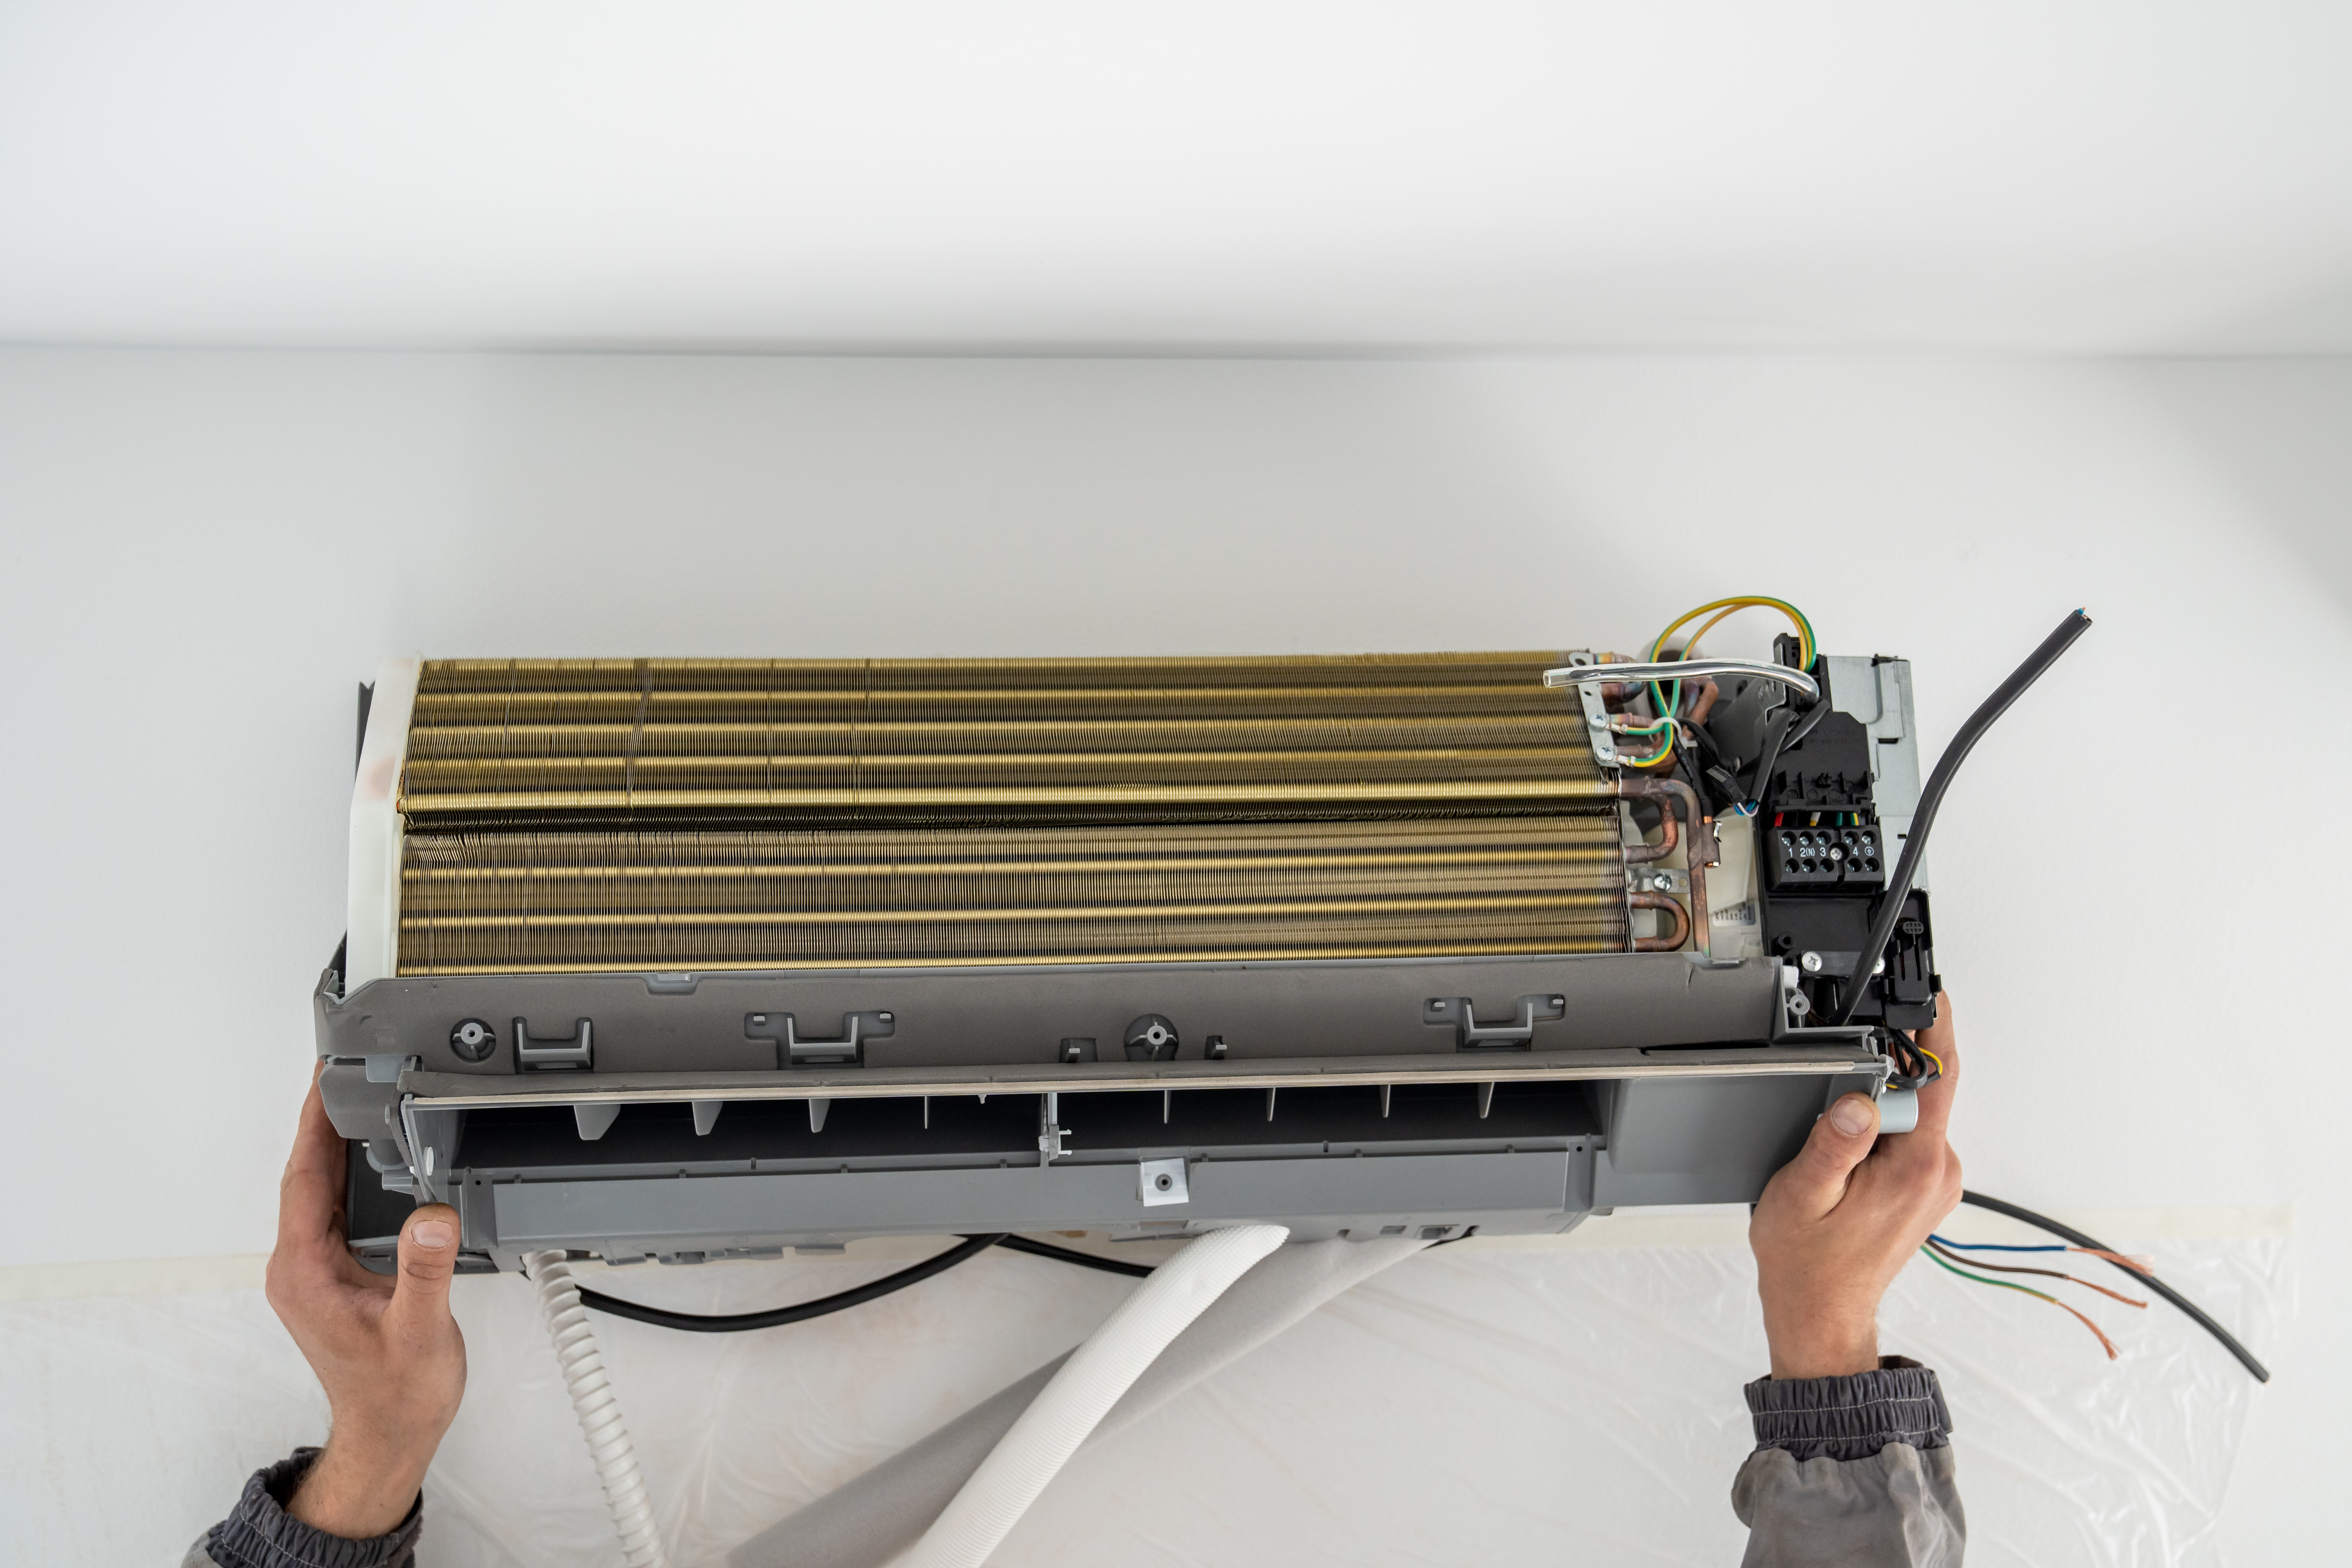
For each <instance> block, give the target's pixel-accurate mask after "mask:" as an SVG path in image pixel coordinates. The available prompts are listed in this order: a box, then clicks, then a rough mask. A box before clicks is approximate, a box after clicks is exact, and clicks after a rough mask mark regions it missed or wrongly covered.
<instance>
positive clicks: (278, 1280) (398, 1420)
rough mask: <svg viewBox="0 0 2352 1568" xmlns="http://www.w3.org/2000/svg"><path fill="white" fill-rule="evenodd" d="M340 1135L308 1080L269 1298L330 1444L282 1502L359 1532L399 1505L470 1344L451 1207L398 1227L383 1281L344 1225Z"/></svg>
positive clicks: (426, 1459) (421, 1212)
mask: <svg viewBox="0 0 2352 1568" xmlns="http://www.w3.org/2000/svg"><path fill="white" fill-rule="evenodd" d="M346 1154H347V1146H346V1145H345V1143H344V1142H343V1140H342V1139H341V1137H340V1136H339V1135H338V1134H337V1133H336V1131H335V1129H334V1124H333V1123H332V1122H331V1121H328V1120H327V1109H326V1107H325V1105H324V1104H322V1103H321V1102H320V1099H319V1086H318V1084H317V1083H316V1082H315V1081H313V1082H312V1084H311V1085H310V1098H309V1099H307V1100H304V1101H303V1102H302V1121H301V1125H300V1127H299V1130H298V1131H296V1133H295V1135H294V1152H293V1154H292V1155H291V1156H290V1157H289V1159H288V1160H287V1162H286V1177H285V1180H284V1181H283V1182H282V1183H280V1184H279V1186H278V1247H277V1250H276V1251H274V1252H272V1253H271V1254H270V1255H269V1273H268V1295H269V1304H270V1306H271V1307H272V1308H273V1309H275V1310H276V1311H277V1313H278V1321H280V1322H283V1323H284V1324H285V1325H286V1331H287V1332H289V1333H290V1334H292V1335H293V1336H294V1342H295V1343H296V1344H297V1345H299V1347H301V1351H302V1355H303V1358H304V1359H305V1360H307V1361H308V1362H310V1370H311V1371H313V1372H315V1373H318V1374H319V1382H320V1384H323V1385H324V1386H325V1388H326V1390H327V1407H328V1410H329V1411H330V1413H331V1426H330V1427H329V1431H328V1436H327V1447H326V1451H325V1452H323V1453H321V1454H320V1456H319V1458H317V1459H316V1460H315V1461H313V1462H312V1464H311V1466H310V1469H309V1470H308V1471H307V1472H306V1473H305V1474H304V1475H303V1477H302V1480H301V1484H300V1485H299V1486H298V1487H297V1488H296V1489H295V1492H294V1496H293V1498H292V1499H291V1500H289V1502H288V1504H287V1505H286V1511H287V1512H288V1513H289V1514H290V1515H292V1516H293V1517H294V1518H296V1519H299V1520H300V1521H302V1522H304V1523H305V1524H309V1525H312V1526H315V1527H316V1528H318V1529H320V1530H323V1531H326V1532H327V1533H328V1534H330V1535H341V1536H347V1537H350V1538H351V1539H352V1540H366V1539H368V1538H370V1537H372V1536H378V1535H383V1534H384V1533H386V1532H387V1531H391V1530H392V1529H393V1528H394V1527H395V1526H396V1525H398V1524H399V1523H400V1521H402V1520H404V1519H405V1518H406V1517H407V1516H408V1510H409V1509H410V1507H411V1506H412V1505H413V1504H414V1503H415V1500H416V1494H417V1489H418V1488H419V1487H421V1486H422V1485H423V1484H424V1480H425V1468H426V1467H427V1466H428V1465H430V1464H431V1463H432V1462H433V1453H434V1450H435V1449H436V1448H437V1447H440V1444H441V1435H442V1434H443V1433H444V1432H446V1431H447V1430H448V1428H449V1423H450V1421H451V1420H452V1419H454V1418H455V1417H456V1415H457V1402H458V1400H459V1399H460V1398H461V1397H462V1396H463V1395H464V1394H465V1392H466V1341H465V1337H464V1336H463V1335H462V1334H460V1333H459V1332H458V1331H457V1320H456V1319H454V1318H452V1317H451V1316H450V1315H449V1277H450V1275H451V1274H452V1273H454V1272H455V1271H456V1268H457V1210H455V1209H453V1208H450V1207H449V1206H448V1205H446V1204H427V1205H425V1206H424V1207H422V1208H419V1209H418V1210H416V1212H415V1213H414V1214H412V1215H409V1216H408V1222H407V1223H406V1224H405V1225H404V1226H401V1231H400V1267H399V1271H398V1273H397V1274H396V1275H395V1276H394V1278H392V1279H383V1278H381V1277H380V1276H377V1275H374V1274H371V1273H369V1272H368V1271H367V1270H366V1269H365V1268H361V1267H360V1265H359V1261H358V1260H357V1259H356V1258H352V1254H351V1247H350V1245H349V1242H348V1240H347V1239H346V1237H345V1234H344V1226H343V1204H342V1197H343V1179H344V1160H345V1157H346Z"/></svg>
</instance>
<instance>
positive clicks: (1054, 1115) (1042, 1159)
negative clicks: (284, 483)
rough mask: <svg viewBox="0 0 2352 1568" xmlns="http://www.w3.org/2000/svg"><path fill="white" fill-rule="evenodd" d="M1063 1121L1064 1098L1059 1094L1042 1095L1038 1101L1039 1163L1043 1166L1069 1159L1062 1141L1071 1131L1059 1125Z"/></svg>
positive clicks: (1067, 1151)
mask: <svg viewBox="0 0 2352 1568" xmlns="http://www.w3.org/2000/svg"><path fill="white" fill-rule="evenodd" d="M1061 1120H1062V1097H1061V1096H1060V1095H1058V1094H1045V1095H1040V1096H1039V1097H1038V1100H1037V1163H1039V1164H1041V1165H1050V1164H1052V1163H1054V1162H1055V1161H1056V1160H1064V1159H1067V1158H1068V1157H1069V1153H1070V1152H1069V1150H1067V1149H1066V1148H1064V1147H1063V1146H1062V1140H1063V1139H1065V1138H1066V1137H1068V1136H1069V1135H1070V1130H1069V1129H1068V1128H1066V1127H1063V1126H1060V1125H1058V1124H1059V1122H1060V1121H1061Z"/></svg>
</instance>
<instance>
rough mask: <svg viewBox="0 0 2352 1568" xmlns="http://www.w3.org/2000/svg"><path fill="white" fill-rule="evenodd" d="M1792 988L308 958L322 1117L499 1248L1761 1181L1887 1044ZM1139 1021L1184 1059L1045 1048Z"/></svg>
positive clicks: (1526, 1216)
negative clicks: (1792, 999) (1875, 1044)
mask: <svg viewBox="0 0 2352 1568" xmlns="http://www.w3.org/2000/svg"><path fill="white" fill-rule="evenodd" d="M1783 992H1784V981H1783V971H1782V966H1781V965H1780V963H1779V962H1778V961H1775V960H1769V959H1750V960H1747V961H1744V962H1739V963H1709V962H1708V961H1706V959H1704V958H1700V957H1695V956H1693V955H1689V954H1683V953H1654V954H1652V953H1642V954H1598V955H1578V956H1566V957H1533V958H1504V959H1476V960H1457V959H1408V960H1378V961H1349V962H1324V963H1264V964H1129V965H1088V966H1067V967H1055V968H1050V969H1047V968H1024V969H1003V970H991V969H943V970H909V969H889V970H873V971H848V972H845V971H838V970H831V971H815V972H798V973H786V972H752V971H739V972H720V973H706V974H598V975H507V976H457V977H448V976H444V977H429V978H428V977H404V978H396V979H389V980H379V981H377V982H374V983H373V984H369V985H366V986H363V987H362V988H361V989H360V990H358V991H357V992H355V993H354V994H352V995H351V996H349V997H342V996H340V995H338V994H335V988H334V976H333V974H332V973H331V972H330V973H328V974H327V975H325V976H322V978H321V983H320V988H319V991H318V993H317V994H316V996H315V998H314V1005H315V1007H316V1012H317V1019H318V1034H319V1047H320V1055H321V1056H322V1057H323V1058H326V1066H325V1071H324V1072H323V1074H322V1076H321V1084H322V1089H323V1092H324V1095H325V1098H326V1101H327V1105H328V1110H329V1114H330V1115H331V1117H332V1119H333V1120H334V1121H335V1124H336V1126H337V1128H338V1130H339V1131H341V1132H343V1134H344V1135H345V1136H346V1137H348V1138H352V1139H359V1140H364V1141H366V1142H367V1143H368V1144H369V1151H370V1163H371V1164H372V1165H373V1167H374V1168H375V1169H376V1170H377V1171H379V1172H381V1173H383V1181H384V1183H385V1184H387V1185H388V1186H392V1187H394V1188H397V1189H400V1190H404V1191H405V1192H408V1193H410V1194H413V1195H415V1196H416V1197H418V1198H420V1199H422V1198H427V1197H429V1198H434V1199H437V1200H441V1201H448V1202H452V1203H455V1204H456V1205H457V1207H458V1209H459V1211H460V1213H461V1215H462V1216H463V1219H464V1226H463V1229H464V1237H465V1247H466V1248H467V1251H468V1252H469V1253H470V1254H472V1255H473V1256H474V1257H475V1258H477V1259H478V1260H481V1261H485V1262H488V1263H491V1264H494V1265H496V1266H498V1267H501V1268H513V1267H516V1266H517V1265H518V1262H519V1259H520V1255H521V1253H522V1252H524V1251H526V1250H529V1249H531V1248H536V1247H564V1248H567V1249H570V1250H575V1251H582V1252H589V1253H594V1254H597V1255H600V1256H603V1257H604V1258H608V1259H610V1260H612V1261H614V1262H627V1261H635V1260H639V1259H643V1258H662V1259H666V1260H673V1261H677V1260H686V1261H692V1260H699V1259H703V1258H721V1257H743V1256H772V1255H774V1254H775V1253H776V1252H778V1251H780V1250H781V1249H782V1248H784V1247H831V1246H837V1245H840V1244H841V1243H842V1242H844V1241H846V1240H848V1239H851V1238H853V1237H862V1236H876V1235H891V1234H919V1235H933V1234H939V1233H941V1232H946V1231H971V1232H977V1231H984V1230H986V1231H993V1230H1013V1231H1046V1230H1099V1231H1107V1232H1109V1233H1110V1234H1111V1235H1113V1236H1114V1237H1163V1236H1170V1235H1181V1234H1185V1233H1187V1232H1189V1231H1192V1230H1197V1229H1200V1228H1203V1227H1206V1226H1214V1225H1219V1224H1229V1223H1234V1222H1235V1221H1240V1220H1252V1219H1254V1220H1270V1221H1275V1222H1277V1223H1282V1224H1286V1225H1288V1226H1291V1227H1292V1230H1293V1232H1294V1234H1296V1235H1298V1236H1300V1237H1325V1236H1339V1235H1347V1236H1358V1237H1360V1236H1368V1235H1369V1236H1378V1235H1396V1234H1406V1233H1412V1234H1422V1233H1424V1232H1425V1233H1427V1234H1431V1235H1433V1236H1439V1235H1452V1234H1459V1233H1460V1231H1461V1230H1462V1229H1463V1228H1465V1227H1467V1226H1478V1227H1479V1228H1481V1229H1482V1230H1485V1231H1487V1232H1501V1231H1541V1230H1551V1231H1557V1230H1564V1229H1567V1228H1569V1227H1570V1226H1573V1225H1575V1224H1576V1223H1577V1222H1578V1221H1579V1220H1580V1219H1581V1218H1582V1217H1583V1216H1584V1215H1586V1214H1588V1213H1591V1212H1593V1211H1595V1210H1607V1209H1610V1208H1612V1207H1615V1206H1619V1205H1642V1204H1670V1203H1705V1202H1730V1201H1742V1200H1746V1199H1752V1198H1753V1197H1754V1196H1755V1195H1756V1194H1757V1193H1758V1192H1759V1191H1760V1189H1761V1187H1762V1184H1763V1183H1764V1181H1765V1180H1766V1179H1767V1178H1768V1177H1769V1174H1770V1173H1771V1172H1772V1171H1773V1170H1774V1169H1776V1168H1777V1167H1778V1165H1779V1164H1780V1163H1782V1162H1783V1161H1785V1160H1786V1158H1787V1157H1788V1155H1789V1154H1790V1152H1793V1150H1794V1148H1795V1146H1796V1145H1797V1143H1799V1142H1801V1140H1802V1138H1803V1136H1804V1133H1805V1131H1806V1130H1807V1129H1808V1128H1809V1127H1810V1125H1811V1121H1812V1118H1813V1116H1814V1115H1815V1114H1817V1113H1818V1111H1819V1110H1820V1109H1821V1108H1822V1105H1823V1103H1825V1100H1826V1099H1827V1098H1828V1097H1830V1096H1831V1095H1832V1094H1834V1093H1836V1092H1841V1091H1843V1090H1844V1089H1864V1091H1865V1092H1875V1091H1876V1089H1877V1087H1878V1085H1879V1084H1880V1082H1881V1081H1882V1080H1883V1077H1884V1073H1885V1067H1884V1064H1883V1062H1882V1061H1881V1060H1880V1058H1877V1057H1876V1056H1875V1055H1874V1054H1873V1053H1872V1052H1871V1051H1870V1050H1869V1049H1868V1047H1867V1046H1866V1044H1865V1043H1864V1036H1863V1033H1862V1032H1861V1031H1858V1030H1848V1031H1828V1030H1798V1031H1792V1030H1790V1029H1789V1028H1788V1027H1787V1021H1786V1016H1785V1013H1784V1011H1783V1002H1782V997H1783ZM1149 1015H1156V1016H1160V1017H1161V1018H1163V1019H1165V1020H1167V1021H1168V1022H1169V1023H1171V1024H1172V1026H1173V1027H1174V1033H1175V1035H1176V1037H1177V1041H1178V1044H1177V1046H1176V1047H1175V1055H1174V1056H1173V1057H1172V1058H1163V1057H1160V1056H1157V1055H1154V1056H1153V1057H1151V1058H1147V1059H1139V1060H1138V1059H1119V1053H1118V1049H1117V1047H1116V1045H1115V1044H1114V1045H1113V1047H1112V1048H1111V1049H1110V1050H1109V1051H1106V1052H1098V1053H1097V1059H1093V1060H1075V1061H1073V1060H1068V1059H1066V1052H1065V1050H1064V1048H1063V1047H1064V1043H1065V1042H1066V1041H1068V1040H1072V1039H1085V1038H1092V1039H1095V1040H1098V1041H1108V1042H1117V1041H1118V1040H1120V1039H1121V1038H1122V1037H1123V1035H1124V1033H1125V1032H1126V1031H1127V1029H1128V1026H1129V1025H1130V1024H1131V1023H1132V1022H1134V1021H1135V1020H1136V1019H1138V1018H1139V1017H1143V1016H1149ZM787 1016H790V1017H791V1018H792V1019H793V1021H794V1022H793V1026H792V1027H791V1028H789V1029H787V1028H786V1026H785V1025H784V1019H785V1018H786V1017H787ZM518 1020H520V1023H521V1025H522V1026H523V1028H524V1029H525V1030H526V1031H527V1037H528V1038H529V1039H530V1041H531V1042H532V1044H533V1047H535V1050H534V1054H542V1055H553V1056H562V1055H564V1054H566V1053H565V1052H564V1051H560V1050H557V1051H548V1052H540V1051H538V1050H536V1047H557V1046H562V1047H570V1046H572V1044H573V1043H574V1042H575V1041H583V1040H584V1041H585V1042H587V1044H586V1046H585V1054H586V1056H587V1058H588V1059H587V1060H586V1062H585V1064H584V1065H571V1064H570V1063H569V1062H566V1063H564V1064H563V1065H547V1066H541V1065H538V1064H537V1063H534V1062H532V1061H529V1060H526V1059H523V1058H520V1056H519V1054H518V1052H517V1051H516V1049H515V1045H516V1038H517V1028H516V1026H517V1022H518ZM583 1021H585V1022H587V1023H589V1024H590V1025H592V1027H590V1028H586V1029H583V1028H580V1027H579V1026H580V1025H581V1024H582V1023H583ZM469 1025H470V1027H469ZM853 1026H856V1028H855V1029H854V1030H853ZM881 1031H887V1032H881ZM486 1032H487V1033H488V1034H489V1035H493V1036H495V1044H494V1045H490V1046H488V1048H487V1049H485V1045H486V1044H487V1042H485V1041H484V1039H483V1036H484V1034H485V1033H486ZM853 1035H854V1037H853ZM795 1047H797V1050H798V1055H797V1056H796V1055H795ZM473 1056H479V1058H480V1059H478V1060H471V1059H467V1058H469V1057H473ZM1106 1056H1108V1057H1109V1058H1111V1059H1107V1060H1106V1059H1100V1058H1102V1057H1106ZM1286 1095H1287V1096H1288V1099H1287V1100H1286V1099H1285V1096H1286ZM1261 1107H1262V1110H1261ZM990 1108H992V1109H990ZM1139 1108H1140V1109H1139ZM1155 1112H1156V1117H1155V1114H1154V1113H1155ZM1166 1160H1181V1161H1182V1162H1184V1166H1183V1168H1184V1170H1185V1171H1186V1172H1187V1173H1188V1176H1189V1181H1188V1184H1187V1187H1188V1192H1187V1197H1186V1201H1184V1202H1183V1203H1181V1204H1171V1203H1168V1202H1166V1201H1165V1200H1164V1199H1163V1200H1156V1201H1150V1202H1147V1198H1148V1197H1150V1196H1151V1194H1148V1193H1147V1192H1146V1191H1145V1189H1144V1187H1143V1185H1142V1184H1140V1183H1139V1169H1140V1167H1141V1165H1142V1164H1143V1163H1146V1162H1154V1161H1166ZM362 1239H363V1240H366V1239H373V1240H374V1241H376V1242H378V1243H381V1241H382V1239H383V1238H362Z"/></svg>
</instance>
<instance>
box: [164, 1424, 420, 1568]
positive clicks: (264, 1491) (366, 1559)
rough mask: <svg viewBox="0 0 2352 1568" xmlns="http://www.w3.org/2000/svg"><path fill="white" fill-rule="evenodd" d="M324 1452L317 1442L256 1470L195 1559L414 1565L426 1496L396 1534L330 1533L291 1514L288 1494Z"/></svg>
mask: <svg viewBox="0 0 2352 1568" xmlns="http://www.w3.org/2000/svg"><path fill="white" fill-rule="evenodd" d="M318 1457H319V1450H318V1449H316V1448H297V1449H295V1450H294V1457H293V1458H289V1459H280V1460H278V1463H276V1464H274V1465H272V1466H270V1467H269V1468H268V1469H266V1470H256V1471H255V1472H254V1473H253V1475H252V1476H251V1477H250V1478H249V1479H247V1481H246V1483H245V1494H244V1495H243V1496H242V1497H239V1498H238V1499H237V1500H236V1509H235V1510H232V1511H231V1512H230V1514H229V1516H228V1517H227V1518H226V1519H225V1520H223V1521H220V1522H219V1523H218V1524H216V1525H214V1526H213V1527H212V1529H211V1530H209V1531H205V1537H204V1539H203V1540H201V1541H199V1542H196V1545H195V1547H194V1549H193V1550H192V1551H191V1552H190V1553H189V1561H190V1562H194V1563H203V1562H206V1561H209V1562H211V1563H216V1564H218V1568H413V1564H414V1563H415V1561H416V1537H417V1535H418V1533H419V1532H420V1531H423V1530H424V1528H425V1500H424V1499H423V1498H421V1497H420V1498H418V1499H417V1500H416V1501H415V1503H413V1504H412V1505H410V1507H409V1510H408V1517H407V1518H406V1519H404V1520H402V1521H400V1523H399V1524H398V1525H396V1526H394V1529H393V1531H391V1533H390V1534H387V1535H379V1536H376V1537H375V1538H374V1539H373V1540H370V1541H352V1540H351V1539H349V1538H348V1537H345V1536H341V1535H330V1534H328V1533H327V1532H326V1531H323V1530H320V1529H317V1528H315V1527H313V1526H311V1525H308V1524H304V1523H303V1522H302V1521H300V1520H299V1519H294V1518H291V1517H290V1516H289V1515H288V1513H287V1512H286V1503H287V1501H288V1500H289V1499H290V1498H292V1497H293V1495H294V1489H295V1487H296V1486H297V1485H298V1484H299V1483H300V1481H301V1479H302V1477H303V1474H304V1472H306V1471H308V1470H309V1469H310V1461H311V1460H312V1459H315V1458H318ZM199 1552H201V1553H202V1554H203V1555H202V1556H199V1555H197V1553H199Z"/></svg>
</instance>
